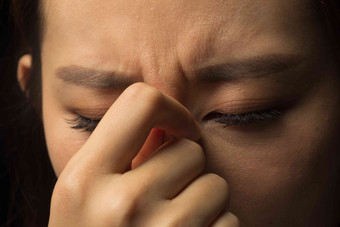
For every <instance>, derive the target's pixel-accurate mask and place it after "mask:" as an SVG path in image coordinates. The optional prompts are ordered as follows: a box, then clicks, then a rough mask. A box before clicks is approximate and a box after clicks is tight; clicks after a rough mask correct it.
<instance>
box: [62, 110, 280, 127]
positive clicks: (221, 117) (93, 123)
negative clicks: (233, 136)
mask: <svg viewBox="0 0 340 227" xmlns="http://www.w3.org/2000/svg"><path fill="white" fill-rule="evenodd" d="M281 114H282V112H281V111H279V110H276V109H269V110H261V111H254V112H248V113H242V114H223V113H218V112H213V113H210V114H208V115H207V116H206V117H204V120H213V121H215V122H216V123H220V124H222V125H223V126H224V127H228V126H234V125H239V126H246V125H250V124H254V123H261V122H264V121H270V120H274V119H277V118H278V117H279V116H280V115H281ZM99 121H100V120H97V119H90V118H87V117H84V116H81V115H78V116H77V117H76V118H75V119H73V120H69V121H68V123H69V124H71V125H72V126H71V128H73V129H77V130H82V131H83V132H92V131H93V130H94V129H95V128H96V127H97V125H98V123H99Z"/></svg>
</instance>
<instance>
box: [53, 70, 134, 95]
mask: <svg viewBox="0 0 340 227" xmlns="http://www.w3.org/2000/svg"><path fill="white" fill-rule="evenodd" d="M56 75H57V77H58V78H60V79H62V80H63V81H64V82H66V83H71V84H75V85H78V86H83V87H86V88H91V89H122V88H126V87H128V86H129V85H131V84H133V83H136V82H138V81H137V80H136V79H135V77H133V78H132V77H131V75H126V74H123V73H119V72H115V71H103V70H98V69H90V68H85V67H82V66H76V65H71V66H65V67H61V68H58V69H57V70H56Z"/></svg>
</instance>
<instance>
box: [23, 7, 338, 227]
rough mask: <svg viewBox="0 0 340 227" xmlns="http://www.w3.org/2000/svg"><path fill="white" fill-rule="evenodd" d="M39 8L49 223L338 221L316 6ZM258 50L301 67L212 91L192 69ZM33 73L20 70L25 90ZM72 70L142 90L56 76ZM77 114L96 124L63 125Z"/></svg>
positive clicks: (326, 60) (328, 73)
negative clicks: (113, 74)
mask: <svg viewBox="0 0 340 227" xmlns="http://www.w3.org/2000/svg"><path fill="white" fill-rule="evenodd" d="M43 5H44V17H45V31H44V38H43V42H42V53H41V54H42V55H41V56H42V89H43V121H44V127H45V134H46V141H47V146H48V150H49V155H50V158H51V161H52V164H53V167H54V169H55V172H56V174H57V175H58V176H59V179H58V182H57V184H56V187H55V191H54V194H53V197H52V206H51V217H50V226H65V225H69V226H70V225H71V226H73V225H74V223H77V224H78V225H79V224H80V223H83V224H82V225H81V226H85V224H84V223H86V225H89V226H90V225H91V224H93V225H95V226H115V225H126V224H131V225H141V226H143V224H144V226H145V225H147V226H153V225H154V226H158V225H159V224H164V225H170V226H171V225H176V224H182V225H184V226H191V225H192V226H208V225H212V223H214V224H215V225H216V226H237V225H238V224H239V223H241V225H243V226H332V225H334V226H335V225H336V221H337V220H336V218H335V217H336V212H337V210H336V208H335V205H336V204H337V201H338V200H337V199H338V198H336V196H335V195H336V193H337V192H338V188H337V186H338V183H337V182H338V176H337V172H339V167H338V166H339V165H338V163H339V154H338V153H339V149H340V144H339V140H338V138H339V134H340V119H339V117H338V116H340V109H339V108H338V107H339V104H340V89H339V87H340V85H339V84H340V83H339V80H338V78H339V70H338V68H337V66H336V64H335V63H334V62H333V61H332V60H331V59H330V56H329V55H328V52H327V48H326V47H325V38H324V37H323V36H322V32H321V30H320V28H319V27H318V22H317V19H316V17H315V14H314V13H313V11H312V10H311V8H310V7H309V5H310V1H307V0H299V1H297V0H288V1H287V0H285V1H282V0H268V1H267V0H265V1H263V0H255V1H254V0H244V1H239V0H237V1H236V0H226V1H211V0H200V1H195V2H191V1H189V2H188V1H178V0H176V1H167V0H162V1H156V0H144V1H130V0H127V1H126V0H125V1H107V0H104V1H97V0H95V1H66V0H61V1H44V2H43ZM259 15H261V16H260V17H259ZM265 55H280V56H281V55H284V56H297V58H296V59H298V61H297V62H298V63H297V64H296V65H295V66H294V67H292V68H290V69H288V70H285V71H282V72H278V73H272V74H271V73H264V74H263V75H248V76H247V75H246V76H243V77H242V75H241V74H242V73H238V75H237V76H241V77H240V78H239V79H236V80H226V81H215V82H211V81H210V82H209V83H206V82H204V81H201V80H199V79H198V76H197V74H196V72H197V69H200V68H203V67H206V66H208V65H213V64H217V63H230V62H238V61H242V59H248V58H251V57H256V56H265ZM29 65H30V64H29V56H24V57H23V58H22V59H21V60H20V62H19V70H18V76H19V81H21V83H24V80H23V78H24V77H23V75H24V74H25V73H24V72H25V69H27V68H29ZM75 65H76V66H82V67H86V68H94V69H99V70H102V71H117V72H120V73H124V74H125V77H126V78H128V79H129V80H131V81H133V82H135V81H136V82H138V81H139V82H143V83H137V84H134V85H132V86H129V87H128V88H127V89H125V88H126V87H127V86H126V85H124V86H118V87H115V88H113V89H112V88H110V89H107V88H105V89H103V88H102V89H99V88H89V87H86V86H82V85H76V84H74V83H70V82H65V81H64V80H62V79H61V78H60V77H58V76H57V75H56V71H58V69H60V67H65V66H75ZM246 74H247V73H246ZM274 106H275V107H279V108H281V109H282V112H283V114H281V115H280V116H279V117H278V118H277V119H275V120H267V121H263V122H258V123H254V124H250V125H233V126H228V127H225V125H223V124H221V123H218V122H215V121H214V120H216V118H218V117H216V116H215V117H214V115H213V117H212V119H210V118H207V116H209V114H210V113H213V112H219V113H227V114H238V113H245V112H253V111H259V110H263V109H269V108H273V107H274ZM77 114H80V115H82V116H85V117H87V118H94V119H98V118H102V120H101V122H100V124H99V125H98V127H97V128H96V130H95V131H94V132H93V133H92V134H91V133H89V132H82V131H81V130H76V129H72V128H71V127H72V125H70V124H69V123H68V120H69V119H74V118H76V117H77ZM210 116H211V115H210ZM67 119H68V120H67ZM153 128H154V130H152V131H151V133H150V130H151V129H153ZM155 128H160V129H162V130H163V131H160V130H155ZM117 129H119V130H117ZM163 132H164V133H163ZM149 133H150V134H149ZM145 141H146V143H145V144H144V142H145ZM193 141H195V142H193ZM143 144H144V146H143ZM162 144H165V145H163V146H161V145H162ZM142 146H143V148H142ZM160 146H161V147H160ZM159 147H160V148H159ZM155 151H157V152H156V153H155V154H154V155H152V156H151V158H148V157H150V155H151V154H152V153H154V152H155ZM136 155H137V157H136ZM133 159H134V161H132V160H133ZM131 162H133V165H132V166H133V169H132V170H130V166H131ZM208 173H213V174H208ZM226 182H227V183H226ZM170 183H171V184H170ZM169 184H170V185H171V186H169ZM182 190H183V191H182ZM178 193H179V194H178ZM179 198H180V199H179ZM207 198H209V199H207ZM107 201H110V202H107ZM114 201H116V202H114ZM169 201H170V202H169ZM175 201H176V202H175ZM99 211H100V212H99ZM101 211H103V212H101ZM233 214H235V215H236V217H237V218H236V217H235V216H234V215H233ZM98 217H99V218H98Z"/></svg>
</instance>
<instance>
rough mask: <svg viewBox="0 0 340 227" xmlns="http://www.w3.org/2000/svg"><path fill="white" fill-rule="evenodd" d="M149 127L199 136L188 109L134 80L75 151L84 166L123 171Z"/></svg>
mask: <svg viewBox="0 0 340 227" xmlns="http://www.w3.org/2000/svg"><path fill="white" fill-rule="evenodd" d="M152 128H159V129H162V130H164V131H166V132H168V133H169V134H171V135H172V136H174V137H175V138H187V139H191V140H198V139H199V137H200V131H199V128H198V126H197V125H196V123H195V121H194V119H193V117H192V115H191V113H190V112H189V110H187V109H186V108H185V107H184V106H183V105H182V104H180V103H179V102H178V101H176V100H175V99H173V98H171V97H169V96H166V95H165V94H162V93H161V92H160V91H158V90H157V89H156V88H153V87H151V86H149V85H146V84H144V83H136V84H133V85H131V86H130V87H128V88H127V89H126V90H125V91H124V92H123V93H122V94H121V95H120V97H119V98H118V99H117V100H116V102H115V103H114V104H113V105H112V106H111V107H110V109H109V110H108V111H107V113H106V114H105V116H104V117H103V119H102V120H101V121H100V123H99V124H98V126H97V128H96V129H95V130H94V131H93V133H92V135H91V136H90V138H89V139H88V141H87V142H86V143H85V144H84V146H83V147H82V148H81V149H80V150H79V151H78V153H77V154H76V155H83V156H85V157H86V158H85V159H86V160H88V164H89V165H87V168H91V169H93V170H94V171H100V172H110V173H123V172H125V171H127V170H128V169H129V168H130V167H131V161H132V160H133V158H134V157H135V156H136V154H137V153H138V151H139V150H140V149H141V147H142V146H143V144H144V142H145V140H146V138H147V136H148V135H149V133H150V131H151V129H152Z"/></svg>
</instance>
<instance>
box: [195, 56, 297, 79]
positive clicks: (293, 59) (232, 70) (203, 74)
mask: <svg viewBox="0 0 340 227" xmlns="http://www.w3.org/2000/svg"><path fill="white" fill-rule="evenodd" d="M301 59H302V58H301V57H300V56H298V55H278V54H273V55H265V56H256V57H252V58H248V59H242V60H237V61H231V62H227V63H221V64H215V65H211V66H205V67H203V68H199V69H195V70H194V74H195V75H196V77H197V80H198V81H200V82H203V83H213V82H219V81H233V80H239V79H246V78H254V77H255V78H257V77H263V76H272V75H274V74H276V73H280V72H284V71H287V70H289V69H293V68H295V67H297V66H298V65H300V63H301V62H302V60H301Z"/></svg>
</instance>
